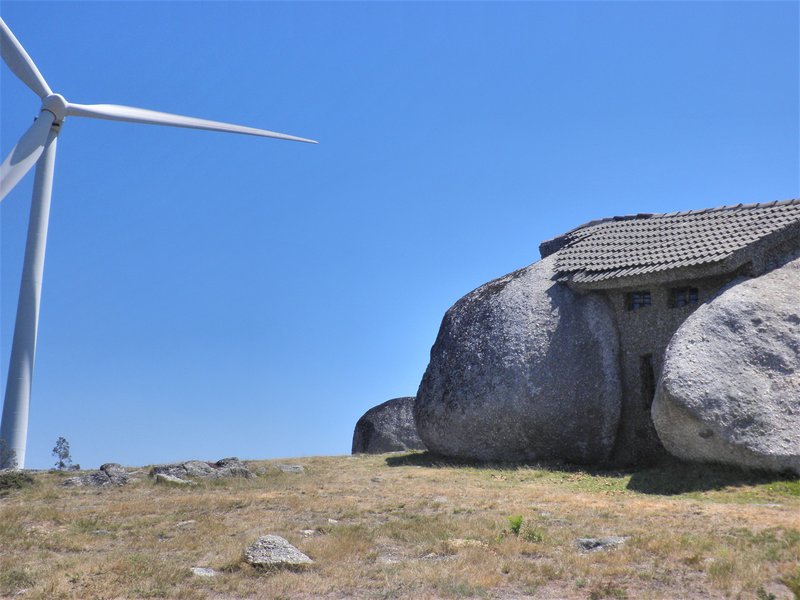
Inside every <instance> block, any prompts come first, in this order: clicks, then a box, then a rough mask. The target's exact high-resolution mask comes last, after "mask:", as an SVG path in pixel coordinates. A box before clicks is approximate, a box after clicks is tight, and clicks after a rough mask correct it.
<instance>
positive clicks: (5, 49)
mask: <svg viewBox="0 0 800 600" xmlns="http://www.w3.org/2000/svg"><path fill="white" fill-rule="evenodd" d="M0 54H2V57H3V60H4V61H5V63H6V64H7V65H8V67H9V69H11V71H12V72H13V73H14V74H15V75H16V76H17V77H18V78H19V79H20V80H21V81H22V82H23V83H24V84H25V85H27V86H28V87H29V88H30V89H31V90H32V91H33V92H34V93H35V94H36V95H37V96H39V98H41V99H42V108H41V112H40V113H39V116H38V117H37V118H36V120H35V121H34V123H33V125H31V127H30V128H29V129H28V130H27V131H26V132H25V133H24V134H23V135H22V137H21V138H20V140H19V141H18V142H17V145H16V146H14V148H12V150H11V153H10V154H9V155H8V156H7V157H6V159H5V160H4V161H3V163H2V165H0V201H2V200H3V198H5V197H6V195H7V194H8V193H9V192H10V191H11V190H12V189H13V188H14V186H15V185H16V184H17V183H18V182H19V180H20V179H22V178H23V177H24V176H25V174H26V173H27V172H28V171H29V170H30V169H31V168H32V167H33V166H34V165H36V175H35V179H34V183H33V200H32V203H31V215H30V221H29V222H28V239H27V242H26V244H25V262H24V265H23V270H22V283H21V285H20V290H19V300H18V303H17V316H16V322H15V325H14V338H13V341H12V346H11V358H10V361H9V367H8V381H7V383H6V394H5V401H4V403H3V417H2V424H0V440H4V441H5V443H6V445H7V447H8V448H9V449H11V450H12V451H13V452H14V454H13V455H12V456H13V458H14V459H16V464H15V465H14V464H11V465H0V468H3V467H4V466H12V467H13V466H16V467H17V468H22V467H23V466H24V465H25V447H26V442H27V437H28V407H29V405H30V396H31V380H32V378H33V362H34V355H35V351H36V332H37V328H38V323H39V303H40V300H41V295H42V272H43V270H44V253H45V245H46V243H47V225H48V221H49V215H50V196H51V192H52V189H53V166H54V162H55V157H56V139H57V137H58V134H59V132H60V131H61V127H62V125H63V123H64V120H65V118H66V117H90V118H95V119H109V120H112V121H127V122H130V123H146V124H150V125H169V126H172V127H188V128H191V129H207V130H211V131H225V132H228V133H242V134H246V135H257V136H262V137H270V138H278V139H281V140H293V141H296V142H308V143H312V144H316V143H317V142H315V141H314V140H308V139H305V138H301V137H295V136H293V135H286V134H283V133H275V132H274V131H266V130H264V129H255V128H253V127H243V126H241V125H231V124H228V123H220V122H217V121H208V120H206V119H196V118H193V117H184V116H181V115H173V114H169V113H163V112H157V111H154V110H147V109H144V108H133V107H130V106H119V105H115V104H73V103H72V102H67V101H66V100H65V99H64V97H63V96H61V95H60V94H54V93H53V92H52V90H51V89H50V86H48V85H47V82H46V81H45V79H44V77H42V74H41V73H40V72H39V69H37V68H36V65H35V64H34V62H33V60H31V57H30V56H28V53H27V52H25V49H24V48H23V47H22V44H20V43H19V41H18V40H17V38H16V37H14V34H13V33H11V30H10V29H9V28H8V26H7V25H6V24H5V22H4V21H3V20H2V19H0Z"/></svg>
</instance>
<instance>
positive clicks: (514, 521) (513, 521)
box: [508, 515, 522, 535]
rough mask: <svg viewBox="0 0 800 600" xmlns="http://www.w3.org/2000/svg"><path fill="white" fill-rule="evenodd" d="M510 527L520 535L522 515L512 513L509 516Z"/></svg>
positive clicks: (515, 533)
mask: <svg viewBox="0 0 800 600" xmlns="http://www.w3.org/2000/svg"><path fill="white" fill-rule="evenodd" d="M508 528H509V529H510V530H511V533H513V534H514V535H519V532H520V530H521V529H522V515H511V516H510V517H508Z"/></svg>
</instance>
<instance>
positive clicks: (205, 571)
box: [192, 567, 217, 577]
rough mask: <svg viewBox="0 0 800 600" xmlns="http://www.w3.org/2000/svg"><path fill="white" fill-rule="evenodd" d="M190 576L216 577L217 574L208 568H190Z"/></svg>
mask: <svg viewBox="0 0 800 600" xmlns="http://www.w3.org/2000/svg"><path fill="white" fill-rule="evenodd" d="M192 574H193V575H197V576H198V577H216V576H217V572H216V571H215V570H214V569H210V568H208V567H192Z"/></svg>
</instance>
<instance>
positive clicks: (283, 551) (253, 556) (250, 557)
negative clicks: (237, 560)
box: [244, 535, 314, 568]
mask: <svg viewBox="0 0 800 600" xmlns="http://www.w3.org/2000/svg"><path fill="white" fill-rule="evenodd" d="M244 558H245V560H246V561H247V562H248V563H249V564H251V565H253V566H257V567H288V568H293V567H303V566H305V565H310V564H313V562H314V561H312V560H311V559H310V558H308V556H306V555H305V554H303V553H302V552H300V551H299V550H298V549H297V548H295V547H294V546H292V545H291V544H290V543H289V542H287V541H286V540H285V539H284V538H282V537H280V536H279V535H264V536H261V537H260V538H258V539H257V540H256V541H255V542H253V544H251V545H250V546H249V547H248V548H247V549H246V550H245V551H244Z"/></svg>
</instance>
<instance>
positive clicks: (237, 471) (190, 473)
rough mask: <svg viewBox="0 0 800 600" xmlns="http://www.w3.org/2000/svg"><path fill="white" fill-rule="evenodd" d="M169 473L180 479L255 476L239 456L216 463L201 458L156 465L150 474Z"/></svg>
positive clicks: (153, 475)
mask: <svg viewBox="0 0 800 600" xmlns="http://www.w3.org/2000/svg"><path fill="white" fill-rule="evenodd" d="M156 475H169V476H170V477H177V478H179V479H220V478H222V477H244V478H247V479H249V478H250V477H255V475H254V474H253V472H252V471H251V470H250V469H248V468H247V465H245V464H244V463H243V462H242V461H240V460H239V459H238V458H235V457H231V458H223V459H221V460H218V461H217V462H215V463H210V462H205V461H201V460H188V461H186V462H182V463H171V464H166V465H155V466H154V467H153V468H152V469H150V476H151V477H155V476H156Z"/></svg>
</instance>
